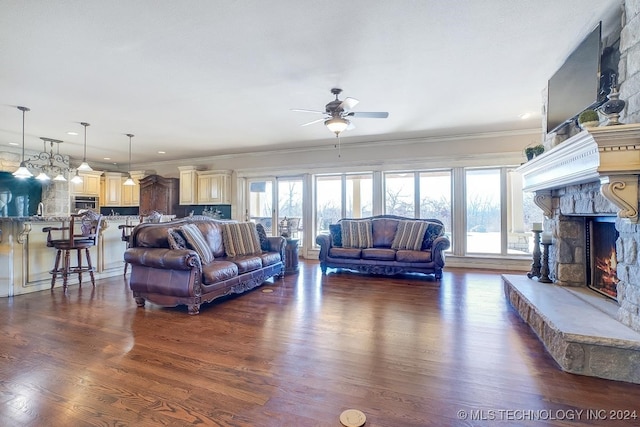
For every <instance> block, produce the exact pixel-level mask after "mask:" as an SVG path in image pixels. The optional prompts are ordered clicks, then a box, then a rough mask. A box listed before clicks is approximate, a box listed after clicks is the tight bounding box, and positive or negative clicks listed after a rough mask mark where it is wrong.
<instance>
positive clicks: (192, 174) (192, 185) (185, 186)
mask: <svg viewBox="0 0 640 427" xmlns="http://www.w3.org/2000/svg"><path fill="white" fill-rule="evenodd" d="M178 169H180V204H181V205H195V204H196V203H198V201H197V200H198V199H197V188H198V187H197V186H198V173H197V170H196V168H195V167H194V166H180V167H178Z"/></svg>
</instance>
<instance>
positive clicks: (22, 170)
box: [13, 107, 33, 179]
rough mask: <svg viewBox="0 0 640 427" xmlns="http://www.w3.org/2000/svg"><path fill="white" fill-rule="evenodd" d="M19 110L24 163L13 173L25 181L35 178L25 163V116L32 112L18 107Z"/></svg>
mask: <svg viewBox="0 0 640 427" xmlns="http://www.w3.org/2000/svg"><path fill="white" fill-rule="evenodd" d="M18 110H20V111H22V161H21V162H20V166H19V167H18V169H17V170H16V171H15V172H14V173H13V176H15V177H16V178H22V179H24V178H31V177H32V176H33V174H32V173H31V172H29V169H27V163H26V162H25V161H24V115H25V113H26V112H27V111H31V110H30V109H29V108H27V107H18Z"/></svg>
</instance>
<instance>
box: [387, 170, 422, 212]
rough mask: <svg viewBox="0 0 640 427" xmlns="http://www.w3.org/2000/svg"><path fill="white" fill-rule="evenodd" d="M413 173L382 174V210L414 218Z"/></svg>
mask: <svg viewBox="0 0 640 427" xmlns="http://www.w3.org/2000/svg"><path fill="white" fill-rule="evenodd" d="M415 194H416V193H415V174H414V173H413V172H402V173H398V172H394V173H385V174H384V200H385V204H384V212H385V213H386V214H389V215H400V216H405V217H408V218H415V216H416V209H415Z"/></svg>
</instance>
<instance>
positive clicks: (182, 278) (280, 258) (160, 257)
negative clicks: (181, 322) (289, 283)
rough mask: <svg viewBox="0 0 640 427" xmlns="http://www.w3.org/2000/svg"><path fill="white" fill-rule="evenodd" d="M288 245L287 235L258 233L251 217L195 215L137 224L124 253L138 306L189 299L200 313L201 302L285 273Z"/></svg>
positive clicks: (192, 309) (191, 308)
mask: <svg viewBox="0 0 640 427" xmlns="http://www.w3.org/2000/svg"><path fill="white" fill-rule="evenodd" d="M284 247H285V239H284V238H282V237H267V236H266V235H264V233H261V234H258V233H257V231H256V226H255V224H253V223H236V222H223V221H216V220H214V219H209V218H204V217H193V218H183V219H180V220H175V221H171V222H163V223H158V224H151V223H143V224H139V225H137V226H136V227H135V228H134V229H133V231H132V232H131V236H130V240H129V247H128V248H127V250H126V251H125V254H124V259H125V262H128V263H130V264H131V276H130V279H129V286H130V288H131V290H132V291H133V296H134V297H135V300H136V303H137V304H138V306H140V307H144V305H145V301H146V300H149V301H151V302H153V303H155V304H158V305H161V306H167V307H172V306H177V305H182V304H185V305H187V306H188V309H189V314H198V313H199V311H200V304H202V303H205V302H210V301H213V300H214V299H216V298H220V297H223V296H225V295H230V294H237V293H242V292H245V291H247V290H249V289H252V288H255V287H257V286H259V285H261V284H262V283H263V282H265V281H266V280H267V279H269V278H271V277H273V276H282V275H283V274H284V256H285V255H284V254H285V252H284Z"/></svg>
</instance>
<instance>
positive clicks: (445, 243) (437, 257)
mask: <svg viewBox="0 0 640 427" xmlns="http://www.w3.org/2000/svg"><path fill="white" fill-rule="evenodd" d="M449 247H451V242H450V241H449V239H448V238H447V237H446V236H440V237H437V238H436V239H435V240H434V241H433V243H432V244H431V255H432V257H433V261H434V262H435V263H436V265H439V266H441V267H444V251H446V250H447V249H449Z"/></svg>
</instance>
